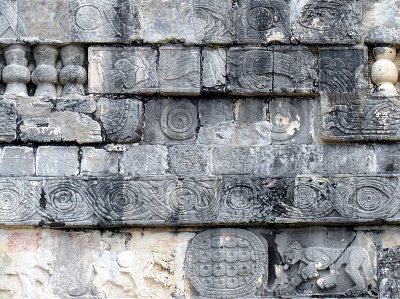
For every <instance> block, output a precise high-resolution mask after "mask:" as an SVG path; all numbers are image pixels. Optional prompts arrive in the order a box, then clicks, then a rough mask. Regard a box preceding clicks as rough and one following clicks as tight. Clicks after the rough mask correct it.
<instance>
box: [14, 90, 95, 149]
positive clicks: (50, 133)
mask: <svg viewBox="0 0 400 299" xmlns="http://www.w3.org/2000/svg"><path fill="white" fill-rule="evenodd" d="M16 102H17V111H18V114H20V115H21V118H22V122H21V125H20V127H19V129H20V138H21V140H22V141H24V142H28V141H32V142H59V141H69V142H72V141H73V142H77V143H99V142H102V136H101V127H100V124H99V123H98V122H97V121H95V120H93V118H92V117H90V116H89V115H86V114H84V113H79V112H72V111H52V109H53V103H52V102H51V101H50V100H49V99H44V98H29V99H27V98H20V99H17V100H16Z"/></svg>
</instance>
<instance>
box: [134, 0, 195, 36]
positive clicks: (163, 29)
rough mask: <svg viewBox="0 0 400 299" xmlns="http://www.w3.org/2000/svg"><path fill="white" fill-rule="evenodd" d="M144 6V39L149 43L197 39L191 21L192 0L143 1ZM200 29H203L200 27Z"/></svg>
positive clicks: (193, 20)
mask: <svg viewBox="0 0 400 299" xmlns="http://www.w3.org/2000/svg"><path fill="white" fill-rule="evenodd" d="M141 3H142V7H143V26H142V28H143V34H142V35H143V40H144V41H145V42H148V43H165V42H168V41H176V40H178V41H187V42H193V41H194V40H195V33H194V30H193V26H192V25H191V22H194V23H195V24H196V23H197V22H196V19H192V17H193V5H192V0H190V1H184V2H182V1H179V0H172V1H159V0H145V1H141ZM198 30H201V27H199V29H198Z"/></svg>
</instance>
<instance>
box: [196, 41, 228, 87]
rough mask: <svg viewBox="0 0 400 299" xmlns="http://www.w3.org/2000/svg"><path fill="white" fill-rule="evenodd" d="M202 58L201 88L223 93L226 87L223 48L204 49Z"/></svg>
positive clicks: (224, 52) (224, 53)
mask: <svg viewBox="0 0 400 299" xmlns="http://www.w3.org/2000/svg"><path fill="white" fill-rule="evenodd" d="M201 56H202V64H201V66H202V73H201V83H202V88H203V89H206V90H220V91H223V90H224V87H225V85H226V51H225V50H224V49H223V48H217V49H213V48H205V49H204V50H203V52H202V53H201Z"/></svg>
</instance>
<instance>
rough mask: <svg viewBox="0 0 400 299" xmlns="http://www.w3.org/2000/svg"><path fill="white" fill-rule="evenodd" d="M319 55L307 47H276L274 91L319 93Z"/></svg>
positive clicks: (276, 92) (280, 92) (277, 92)
mask: <svg viewBox="0 0 400 299" xmlns="http://www.w3.org/2000/svg"><path fill="white" fill-rule="evenodd" d="M317 79H318V74H317V57H316V56H315V55H314V54H313V53H312V52H311V51H310V50H309V49H308V48H306V47H276V48H274V93H275V94H293V93H296V94H310V93H317Z"/></svg>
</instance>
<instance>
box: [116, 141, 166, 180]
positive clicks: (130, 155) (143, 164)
mask: <svg viewBox="0 0 400 299" xmlns="http://www.w3.org/2000/svg"><path fill="white" fill-rule="evenodd" d="M167 155H168V150H167V148H166V147H165V146H159V145H143V146H131V147H129V148H128V150H127V151H125V152H123V154H122V158H121V169H120V173H121V174H124V175H127V176H129V175H130V176H132V175H144V176H147V175H163V174H165V173H166V171H167V169H168V162H167Z"/></svg>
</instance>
